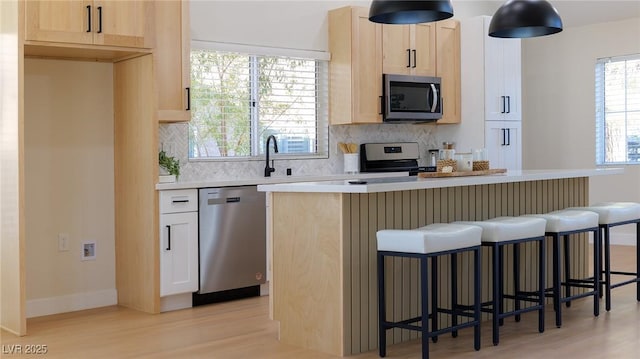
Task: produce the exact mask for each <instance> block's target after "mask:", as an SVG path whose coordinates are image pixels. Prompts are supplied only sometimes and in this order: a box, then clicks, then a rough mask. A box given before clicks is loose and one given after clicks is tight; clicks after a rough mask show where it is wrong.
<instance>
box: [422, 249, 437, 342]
mask: <svg viewBox="0 0 640 359" xmlns="http://www.w3.org/2000/svg"><path fill="white" fill-rule="evenodd" d="M425 324H426V323H425ZM437 330H438V259H437V257H431V332H436V331H437ZM431 341H433V342H434V343H436V342H437V341H438V336H437V335H435V336H433V337H432V338H431Z"/></svg>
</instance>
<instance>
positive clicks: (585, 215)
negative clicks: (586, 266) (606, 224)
mask: <svg viewBox="0 0 640 359" xmlns="http://www.w3.org/2000/svg"><path fill="white" fill-rule="evenodd" d="M527 216H532V217H540V218H544V219H546V220H547V225H546V229H545V235H546V236H550V237H552V238H553V251H552V252H553V287H552V288H551V290H552V297H553V309H555V311H556V326H557V327H558V328H560V327H561V326H562V309H561V304H562V303H566V305H567V307H569V306H570V305H571V301H572V300H574V299H578V298H583V297H588V296H593V315H594V316H596V317H597V316H598V315H600V306H599V305H600V302H599V299H600V276H599V275H594V276H593V279H592V280H591V279H576V278H571V273H570V257H571V256H570V255H569V254H570V253H569V239H570V235H572V234H577V233H586V232H593V238H594V246H593V268H594V273H597V269H595V268H600V245H599V243H600V241H599V239H598V233H599V230H598V214H597V213H595V212H592V211H584V210H575V209H564V210H559V211H553V212H549V213H546V214H530V215H527ZM560 237H562V238H563V239H564V280H565V281H564V282H561V281H560ZM562 286H564V288H565V295H564V296H562V293H561V288H562ZM573 287H577V288H591V289H593V290H591V291H588V292H584V293H579V294H573V295H572V294H571V288H573Z"/></svg>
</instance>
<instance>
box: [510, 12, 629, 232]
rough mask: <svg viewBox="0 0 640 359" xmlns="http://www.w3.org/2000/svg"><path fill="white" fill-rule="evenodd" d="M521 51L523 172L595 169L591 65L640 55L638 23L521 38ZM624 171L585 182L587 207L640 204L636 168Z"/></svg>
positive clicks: (627, 168) (624, 23) (569, 30)
mask: <svg viewBox="0 0 640 359" xmlns="http://www.w3.org/2000/svg"><path fill="white" fill-rule="evenodd" d="M522 49H523V52H522V62H523V63H522V70H523V72H522V75H523V79H522V83H523V88H522V92H523V111H524V112H523V120H522V127H523V131H522V133H523V167H524V168H526V169H540V168H588V167H593V166H595V85H594V82H595V62H596V59H598V58H601V57H608V56H617V55H626V54H632V53H640V18H633V19H629V20H623V21H616V22H609V23H600V24H595V25H588V26H583V27H575V28H569V29H565V30H564V31H563V32H561V33H559V34H556V35H553V36H548V37H540V38H532V39H526V40H523V42H522ZM624 167H625V174H624V175H618V176H606V177H595V178H593V179H592V180H591V181H590V188H589V190H590V191H589V192H590V199H591V201H592V203H593V202H600V201H636V202H640V166H638V165H629V166H624ZM627 230H628V231H630V230H631V228H628V229H627ZM634 243H635V241H634Z"/></svg>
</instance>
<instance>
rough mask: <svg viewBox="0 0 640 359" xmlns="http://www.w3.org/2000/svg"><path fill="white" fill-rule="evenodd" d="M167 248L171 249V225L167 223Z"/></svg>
mask: <svg viewBox="0 0 640 359" xmlns="http://www.w3.org/2000/svg"><path fill="white" fill-rule="evenodd" d="M167 250H168V251H170V250H171V226H169V225H167Z"/></svg>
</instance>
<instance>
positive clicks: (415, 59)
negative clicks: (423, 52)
mask: <svg viewBox="0 0 640 359" xmlns="http://www.w3.org/2000/svg"><path fill="white" fill-rule="evenodd" d="M411 51H413V66H412V67H413V68H414V69H415V68H416V64H417V63H418V58H417V56H416V52H417V51H416V50H411Z"/></svg>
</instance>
